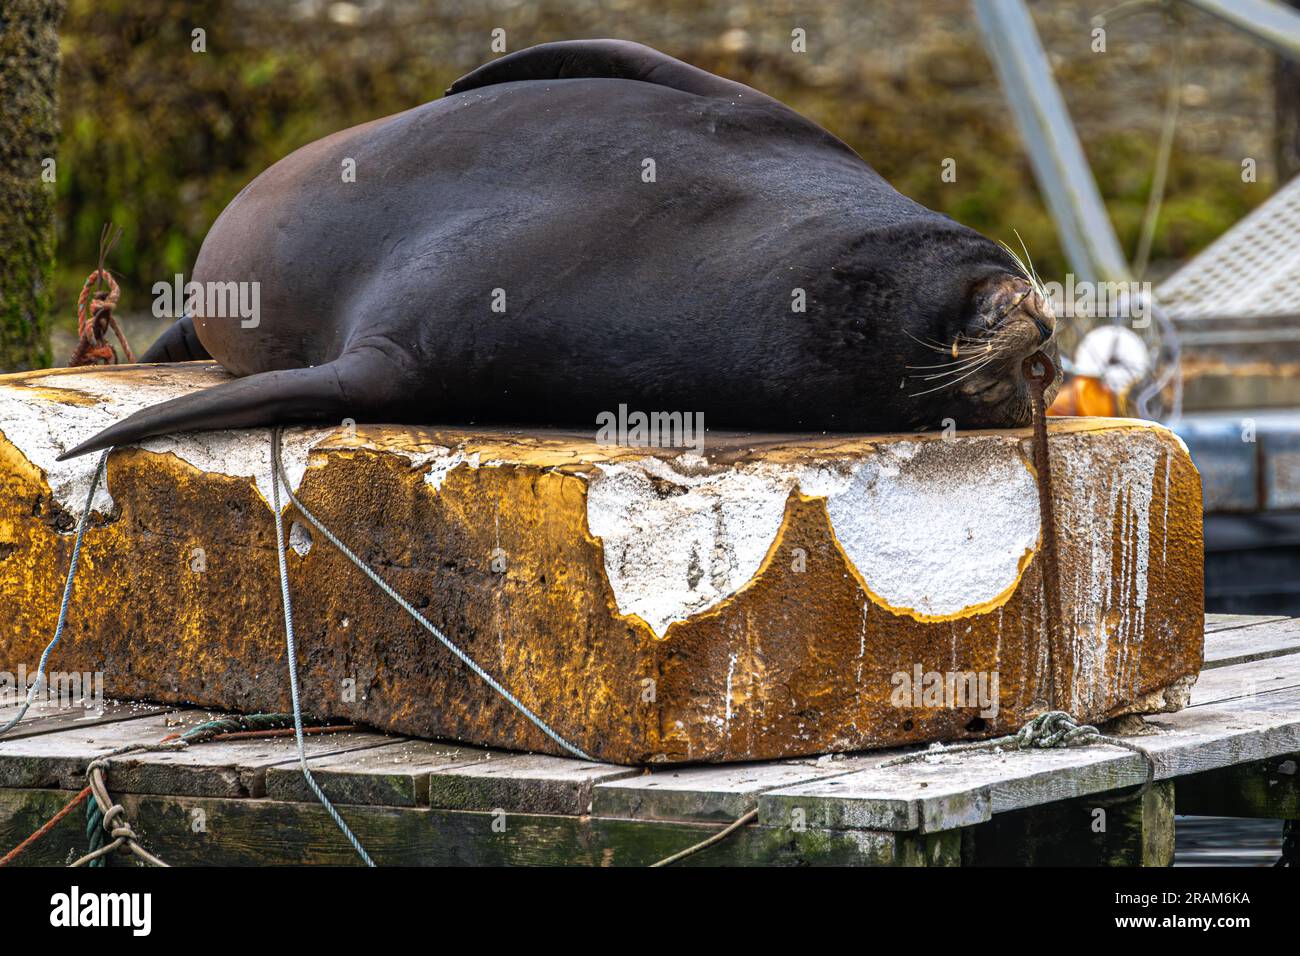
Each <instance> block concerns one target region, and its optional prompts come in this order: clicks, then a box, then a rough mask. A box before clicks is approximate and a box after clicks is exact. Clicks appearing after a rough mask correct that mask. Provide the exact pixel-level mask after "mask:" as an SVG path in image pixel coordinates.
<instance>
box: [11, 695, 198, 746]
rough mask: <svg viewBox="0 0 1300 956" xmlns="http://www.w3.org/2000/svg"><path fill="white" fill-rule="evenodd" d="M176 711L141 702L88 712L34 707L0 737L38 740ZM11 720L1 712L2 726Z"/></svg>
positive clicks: (110, 703)
mask: <svg viewBox="0 0 1300 956" xmlns="http://www.w3.org/2000/svg"><path fill="white" fill-rule="evenodd" d="M171 710H175V708H174V707H167V706H164V705H162V704H147V703H142V702H140V701H131V700H128V701H105V703H104V706H103V708H102V709H101V710H87V709H86V708H84V707H38V706H36V705H33V706H32V708H31V710H29V711H28V712H27V716H26V717H24V718H23V719H22V722H21V723H19V724H18V725H17V726H16V727H14V729H13V730H11V731H9V733H7V734H5V735H4V736H3V737H0V741H7V740H18V739H19V738H21V737H37V736H39V735H41V734H53V733H58V732H59V731H62V730H70V729H74V728H77V727H96V726H99V725H101V724H113V723H117V722H118V721H122V720H135V719H137V718H140V717H152V716H155V715H157V714H165V713H167V712H168V711H171ZM8 719H9V718H8V717H6V716H5V711H4V710H3V709H0V724H3V722H4V721H5V720H8Z"/></svg>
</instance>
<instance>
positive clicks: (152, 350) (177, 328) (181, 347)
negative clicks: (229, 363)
mask: <svg viewBox="0 0 1300 956" xmlns="http://www.w3.org/2000/svg"><path fill="white" fill-rule="evenodd" d="M210 358H212V356H211V355H209V354H208V350H207V349H205V348H204V347H203V343H202V342H200V341H199V336H198V333H197V332H195V331H194V320H193V319H191V318H190V317H189V316H188V315H185V316H182V317H181V318H179V319H177V320H176V321H175V322H173V323H172V324H171V325H170V326H168V327H167V330H166V331H165V332H163V334H162V335H160V336H158V338H157V339H156V340H155V341H154V343H153V345H151V346H149V349H148V351H146V352H145V353H144V355H142V356H140V361H141V362H193V361H195V360H196V359H210Z"/></svg>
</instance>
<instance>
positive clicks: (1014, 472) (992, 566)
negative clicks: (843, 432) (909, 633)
mask: <svg viewBox="0 0 1300 956" xmlns="http://www.w3.org/2000/svg"><path fill="white" fill-rule="evenodd" d="M801 487H802V490H803V492H804V494H821V493H824V492H822V491H819V490H816V485H815V484H814V485H812V486H811V487H810V486H809V483H808V482H807V481H806V479H805V480H803V481H801ZM827 490H828V491H829V492H830V493H828V494H826V509H827V511H828V512H829V514H830V518H831V526H832V527H833V528H834V529H835V536H836V537H837V538H838V539H839V541H840V544H841V545H842V546H843V548H844V552H845V554H847V555H848V557H849V560H850V561H852V562H853V565H854V567H856V568H857V570H858V573H859V574H861V575H862V579H863V581H864V582H865V583H866V585H867V587H868V588H869V589H870V590H871V592H872V593H873V594H875V595H876V596H877V597H879V598H880V599H881V600H882V601H884V602H885V603H886V604H888V605H890V607H892V608H895V609H905V610H907V611H910V612H912V613H915V614H918V615H922V616H926V617H939V618H942V617H951V616H955V615H958V614H962V613H964V612H965V611H967V609H969V608H972V607H975V606H977V605H979V604H984V603H987V602H989V601H992V600H994V599H995V598H997V597H998V596H999V595H1002V594H1003V593H1004V592H1006V591H1007V590H1008V589H1009V588H1011V586H1012V585H1014V584H1015V582H1016V579H1017V577H1018V576H1019V573H1020V563H1021V561H1022V560H1023V559H1024V557H1025V554H1026V552H1028V551H1029V550H1030V549H1032V548H1034V547H1035V546H1036V545H1037V543H1038V536H1039V516H1038V492H1037V488H1036V486H1035V484H1034V477H1033V474H1032V473H1031V472H1030V471H1029V469H1028V468H1027V467H1026V465H1025V463H1024V461H1023V460H1022V459H1021V457H1020V455H1019V453H1018V452H1017V450H1016V447H1015V443H1014V442H1013V441H1008V440H1007V439H1003V438H998V437H972V438H967V439H962V440H959V441H914V442H892V443H889V444H881V445H878V446H876V453H875V454H874V455H871V456H869V457H867V458H864V459H863V460H862V461H861V462H860V463H859V464H858V465H857V467H856V469H855V470H854V473H853V478H852V481H851V482H850V483H849V484H848V486H847V487H845V488H843V489H842V490H835V489H827Z"/></svg>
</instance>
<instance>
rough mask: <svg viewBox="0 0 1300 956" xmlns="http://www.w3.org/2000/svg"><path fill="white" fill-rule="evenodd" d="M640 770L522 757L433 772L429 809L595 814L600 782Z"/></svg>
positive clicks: (526, 755)
mask: <svg viewBox="0 0 1300 956" xmlns="http://www.w3.org/2000/svg"><path fill="white" fill-rule="evenodd" d="M643 772H644V771H643V770H641V768H639V767H620V766H617V765H615V764H607V763H587V762H585V761H582V760H571V759H568V758H565V757H549V756H546V755H544V754H520V755H518V756H513V757H507V758H505V759H503V760H490V761H487V762H485V763H477V764H472V765H469V766H461V767H451V768H448V769H446V770H434V771H432V772H430V774H429V805H430V806H431V807H436V808H438V809H443V810H505V811H507V812H512V813H573V814H586V813H590V812H591V799H592V788H593V787H595V785H596V784H598V783H601V782H604V781H608V780H617V779H618V778H620V777H632V776H636V775H637V774H640V773H643Z"/></svg>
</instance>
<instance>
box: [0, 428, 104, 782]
mask: <svg viewBox="0 0 1300 956" xmlns="http://www.w3.org/2000/svg"><path fill="white" fill-rule="evenodd" d="M112 450H113V449H112V448H105V449H104V452H103V454H101V455H100V456H99V463H98V464H96V465H95V474H94V475H93V476H92V477H91V479H90V491H88V492H87V493H86V507H85V509H84V510H83V511H82V512H81V517H80V518H78V519H77V536H76V538H75V539H74V540H73V542H72V563H71V564H70V565H68V577H67V579H66V580H65V581H64V582H63V601H62V603H60V605H59V620H58V623H57V624H55V625H54V637H52V638H50V643H48V644H46V645H45V650H44V652H43V653H42V654H41V662H40V664H38V665H37V667H36V680H35V681H33V682H32V686H31V687H29V688H27V699H26V700H25V701H23V703H22V705H21V706H20V707H19V708H18V713H17V714H15V715H14V717H13V719H12V720H10V721H9V722H8V723H7V724H5V725H4V727H3V728H0V737H3V736H4V735H5V734H7V733H9V731H11V730H13V729H14V728H15V727H17V726H18V722H19V721H21V720H22V719H23V718H24V717H25V716H27V711H28V709H29V708H30V707H31V706H32V701H34V700H35V699H36V695H37V694H38V693H39V692H40V689H41V687H43V686H44V684H45V666H46V664H48V663H49V660H50V654H51V653H53V651H54V648H55V647H57V646H58V643H59V639H60V638H61V637H63V627H64V625H65V624H67V622H68V606H69V604H70V603H71V601H72V580H73V578H75V577H76V576H77V562H79V561H80V560H81V539H82V536H83V535H84V534H85V533H86V525H88V524H89V523H90V503H91V502H92V501H94V500H95V490H96V489H97V488H98V487H99V483H100V481H101V480H102V479H103V477H104V466H105V465H106V464H107V462H108V453H109V452H110V451H112ZM91 802H92V803H94V801H93V800H92V801H91Z"/></svg>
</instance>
